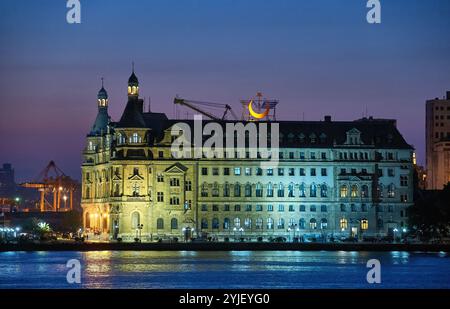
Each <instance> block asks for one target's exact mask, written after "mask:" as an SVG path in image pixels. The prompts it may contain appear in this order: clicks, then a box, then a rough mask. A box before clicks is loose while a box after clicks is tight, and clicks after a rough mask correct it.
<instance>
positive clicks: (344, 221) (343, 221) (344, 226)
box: [339, 218, 348, 231]
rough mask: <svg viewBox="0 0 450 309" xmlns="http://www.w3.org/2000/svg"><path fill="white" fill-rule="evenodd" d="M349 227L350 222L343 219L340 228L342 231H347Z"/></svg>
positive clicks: (340, 221)
mask: <svg viewBox="0 0 450 309" xmlns="http://www.w3.org/2000/svg"><path fill="white" fill-rule="evenodd" d="M347 226H348V221H347V219H345V218H341V220H339V227H340V228H341V230H342V231H343V230H346V229H347Z"/></svg>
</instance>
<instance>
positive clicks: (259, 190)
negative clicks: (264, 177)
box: [255, 182, 263, 197]
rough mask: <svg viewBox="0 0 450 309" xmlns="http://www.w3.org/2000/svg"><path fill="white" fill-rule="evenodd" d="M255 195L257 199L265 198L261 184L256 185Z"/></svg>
mask: <svg viewBox="0 0 450 309" xmlns="http://www.w3.org/2000/svg"><path fill="white" fill-rule="evenodd" d="M255 194H256V197H262V196H263V191H262V185H261V183H259V182H258V183H257V184H256V190H255Z"/></svg>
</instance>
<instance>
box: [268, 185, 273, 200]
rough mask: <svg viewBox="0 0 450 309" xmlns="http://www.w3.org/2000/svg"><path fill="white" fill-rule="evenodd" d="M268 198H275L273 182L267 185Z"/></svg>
mask: <svg viewBox="0 0 450 309" xmlns="http://www.w3.org/2000/svg"><path fill="white" fill-rule="evenodd" d="M267 197H273V185H272V183H271V182H269V183H268V184H267Z"/></svg>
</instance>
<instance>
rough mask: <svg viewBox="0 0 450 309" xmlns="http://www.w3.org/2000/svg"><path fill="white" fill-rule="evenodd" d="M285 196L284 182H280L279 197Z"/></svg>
mask: <svg viewBox="0 0 450 309" xmlns="http://www.w3.org/2000/svg"><path fill="white" fill-rule="evenodd" d="M283 196H284V186H283V184H282V183H281V182H280V183H279V184H278V197H283Z"/></svg>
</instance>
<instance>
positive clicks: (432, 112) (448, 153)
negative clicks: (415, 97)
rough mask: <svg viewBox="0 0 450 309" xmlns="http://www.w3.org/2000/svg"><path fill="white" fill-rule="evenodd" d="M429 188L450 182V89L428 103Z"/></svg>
mask: <svg viewBox="0 0 450 309" xmlns="http://www.w3.org/2000/svg"><path fill="white" fill-rule="evenodd" d="M426 157H427V166H426V168H427V189H431V190H436V189H438V190H439V189H442V188H443V187H444V185H445V184H447V183H448V182H450V91H447V95H446V97H445V98H443V99H439V98H435V99H433V100H428V101H427V104H426Z"/></svg>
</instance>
